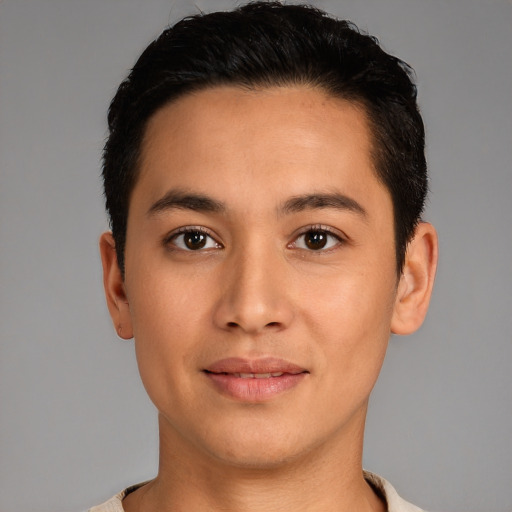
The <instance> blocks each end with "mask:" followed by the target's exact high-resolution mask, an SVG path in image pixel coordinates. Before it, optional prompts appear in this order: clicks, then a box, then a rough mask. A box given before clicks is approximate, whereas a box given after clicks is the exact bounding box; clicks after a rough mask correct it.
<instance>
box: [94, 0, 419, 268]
mask: <svg viewBox="0 0 512 512" xmlns="http://www.w3.org/2000/svg"><path fill="white" fill-rule="evenodd" d="M223 85H235V86H240V87H243V88H251V89H253V88H261V87H276V86H289V85H305V86H313V87H317V88H319V89H321V90H324V91H325V92H327V93H329V94H331V95H333V96H335V97H339V98H342V99H346V100H349V101H353V102H354V103H357V104H359V105H361V106H362V107H363V108H364V111H365V112H366V115H367V119H368V122H369V127H370V130H371V136H372V157H373V162H374V166H375V171H376V175H377V177H378V179H379V180H380V181H381V182H382V183H383V184H384V185H385V186H386V187H387V189H388V190H389V192H390V195H391V198H392V202H393V210H394V211H393V215H394V224H395V226H394V227H395V248H396V263H397V272H398V273H401V270H402V267H403V263H404V260H405V253H406V249H407V244H408V242H409V241H410V239H411V238H412V236H413V234H414V230H415V227H416V225H417V223H418V222H419V220H420V216H421V213H422V211H423V208H424V203H425V197H426V194H427V188H428V183H427V169H426V161H425V151H424V146H425V131H424V126H423V121H422V118H421V115H420V113H419V109H418V105H417V102H416V95H417V90H416V86H415V84H414V80H413V70H412V68H411V67H409V65H407V64H406V63H405V62H403V61H402V60H400V59H398V58H397V57H394V56H392V55H389V54H388V53H386V52H385V51H384V50H383V49H382V48H381V47H380V46H379V42H378V40H377V39H376V38H374V37H372V36H369V35H367V34H364V33H362V32H361V31H360V30H359V29H358V28H357V27H356V26H355V25H354V24H353V23H351V22H350V21H346V20H338V19H336V18H333V17H331V16H329V15H328V14H327V13H325V12H324V11H322V10H320V9H318V8H316V7H313V6H309V5H283V4H281V3H279V2H265V1H263V2H251V3H248V4H246V5H243V6H241V7H238V8H236V9H235V10H233V11H229V12H213V13H209V14H203V13H201V14H198V15H195V16H189V17H186V18H184V19H182V20H181V21H179V22H178V23H176V24H175V25H174V26H172V27H170V28H167V29H166V30H164V32H163V33H162V34H161V35H160V36H159V37H158V38H157V39H156V40H155V41H153V42H152V43H151V44H150V45H149V46H148V47H147V48H146V49H145V50H144V52H143V53H142V55H141V56H140V58H139V59H138V61H137V62H136V64H135V66H134V67H133V69H132V70H131V72H130V73H129V75H128V77H127V78H126V79H125V80H124V81H123V82H122V83H121V85H120V86H119V89H118V91H117V93H116V95H115V97H114V99H113V100H112V103H111V105H110V109H109V113H108V125H109V136H108V139H107V142H106V144H105V149H104V153H103V179H104V187H105V198H106V207H107V211H108V214H109V217H110V226H111V229H112V232H113V236H114V240H115V245H116V251H117V259H118V263H119V267H120V269H121V272H122V273H123V276H124V249H125V243H126V228H127V219H128V209H129V203H130V196H131V193H132V191H133V188H134V186H135V184H136V181H137V176H138V168H139V165H138V164H139V156H140V152H141V144H142V140H143V136H144V132H145V128H146V125H147V122H148V120H149V118H150V117H151V116H152V115H153V114H154V113H155V112H156V111H157V110H158V109H159V108H161V107H162V106H164V105H166V104H167V103H169V102H171V101H173V100H176V99H177V98H179V97H181V96H183V95H186V94H188V93H191V92H194V91H198V90H202V89H206V88H211V87H216V86H223Z"/></svg>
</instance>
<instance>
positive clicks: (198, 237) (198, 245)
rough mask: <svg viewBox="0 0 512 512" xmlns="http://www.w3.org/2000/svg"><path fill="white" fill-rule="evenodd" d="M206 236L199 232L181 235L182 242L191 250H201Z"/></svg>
mask: <svg viewBox="0 0 512 512" xmlns="http://www.w3.org/2000/svg"><path fill="white" fill-rule="evenodd" d="M206 240H207V236H206V235H205V234H204V233H201V231H190V232H188V233H185V234H184V235H183V242H184V243H185V245H186V246H187V247H188V248H189V249H190V250H191V251H195V250H197V249H202V248H203V247H204V246H205V245H206Z"/></svg>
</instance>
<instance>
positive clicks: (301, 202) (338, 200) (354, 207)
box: [281, 193, 367, 217]
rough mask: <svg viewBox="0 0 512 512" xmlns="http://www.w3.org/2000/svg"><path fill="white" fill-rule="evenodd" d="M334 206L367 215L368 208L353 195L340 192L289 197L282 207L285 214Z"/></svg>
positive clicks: (337, 208) (363, 215)
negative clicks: (352, 196)
mask: <svg viewBox="0 0 512 512" xmlns="http://www.w3.org/2000/svg"><path fill="white" fill-rule="evenodd" d="M325 208H334V209H336V210H344V211H349V212H354V213H357V214H359V215H361V216H362V217H366V216H367V213H366V210H365V209H364V208H363V207H362V206H361V205H360V204H359V203H358V202H357V201H356V200H355V199H352V198H351V197H348V196H346V195H343V194H339V193H330V194H306V195H302V196H296V197H292V198H290V199H288V200H287V201H286V202H285V203H284V205H283V206H282V208H281V211H282V212H283V213H284V214H290V213H297V212H301V211H304V210H317V209H325Z"/></svg>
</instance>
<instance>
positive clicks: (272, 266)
mask: <svg viewBox="0 0 512 512" xmlns="http://www.w3.org/2000/svg"><path fill="white" fill-rule="evenodd" d="M286 281H287V272H286V261H285V258H284V257H283V256H282V255H281V254H279V252H278V251H275V249H274V251H273V250H272V249H269V248H267V249H265V248H263V247H259V248H258V249H255V248H253V249H252V250H250V249H249V248H247V247H246V248H245V249H244V250H240V251H237V252H236V253H233V254H232V255H231V257H229V258H227V259H226V262H225V269H224V271H223V275H222V285H221V286H220V292H221V293H220V297H219V300H218V302H217V304H216V307H215V311H214V322H215V324H216V325H217V326H218V327H220V328H222V329H225V330H230V331H233V330H235V331H242V332H245V333H247V334H252V335H257V334H261V333H263V332H266V331H268V330H274V331H279V330H282V329H285V328H286V327H288V326H289V325H290V323H291V321H292V319H293V316H294V312H293V305H292V300H291V297H290V286H289V283H288V286H287V283H286Z"/></svg>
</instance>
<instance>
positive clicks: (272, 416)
mask: <svg viewBox="0 0 512 512" xmlns="http://www.w3.org/2000/svg"><path fill="white" fill-rule="evenodd" d="M109 128H110V136H109V139H108V141H107V144H106V147H105V154H104V171H103V172H104V181H105V195H106V203H107V209H108V212H109V215H110V218H111V226H112V233H105V234H104V235H103V236H102V237H101V241H100V249H101V255H102V261H103V269H104V284H105V292H106V297H107V303H108V307H109V310H110V314H111V316H112V319H113V322H114V326H115V328H116V329H117V332H118V334H119V336H121V337H122V338H125V339H129V338H132V337H134V339H135V348H136V353H137V360H138V365H139V370H140V374H141V377H142V381H143V383H144V385H145V387H146V390H147V392H148V395H149V396H150V398H151V400H152V401H153V403H154V404H155V406H156V407H157V409H158V411H159V431H160V466H159V471H158V475H157V477H156V478H155V479H154V480H152V481H150V482H147V483H145V484H140V485H137V486H133V487H132V488H130V489H127V490H125V491H123V492H122V493H120V494H119V495H117V496H115V497H114V498H112V499H111V500H109V501H108V502H107V503H105V504H104V505H102V506H100V507H97V508H94V509H92V510H93V511H94V512H99V511H112V512H113V511H122V510H125V511H126V512H135V511H138V512H144V511H166V510H169V511H201V510H205V511H206V510H207V511H217V510H223V511H226V510H229V511H249V512H250V511H263V510H265V511H270V510H273V511H280V512H285V511H288V510H294V511H297V510H304V511H322V512H330V511H333V512H334V511H337V512H341V511H346V512H348V511H355V510H357V511H361V512H364V511H385V510H389V511H390V512H398V511H415V510H419V509H417V508H416V507H414V506H412V505H410V504H408V503H406V502H405V501H404V500H402V499H401V498H400V497H399V496H398V495H397V494H396V492H395V491H394V489H393V488H392V487H391V485H390V484H389V483H387V482H386V481H385V480H384V479H382V478H380V477H378V476H376V475H373V474H371V473H367V472H363V470H362V467H361V464H362V462H361V461H362V446H363V432H364V423H365V416H366V410H367V405H368V399H369V395H370V392H371V390H372V388H373V385H374V384H375V381H376V379H377V376H378V373H379V370H380V367H381V365H382V362H383V359H384V354H385V351H386V347H387V343H388V340H389V337H390V334H391V333H396V334H408V333H411V332H413V331H414V330H416V329H417V328H418V327H419V326H420V324H421V323H422V321H423V318H424V316H425V314H426V310H427V307H428V302H429V299H430V295H431V290H432V285H433V280H434V275H435V268H436V261H437V238H436V234H435V231H434V228H433V227H432V226H431V225H430V224H428V223H424V222H421V220H420V215H421V212H422V210H423V204H424V200H425V195H426V190H427V175H426V165H425V158H424V130H423V124H422V120H421V117H420V115H419V113H418V109H417V105H416V89H415V86H414V85H413V83H412V82H411V79H410V68H409V67H408V66H407V65H406V64H405V63H403V62H402V61H400V60H398V59H396V58H395V57H392V56H390V55H388V54H386V53H385V52H384V51H383V50H381V49H380V47H379V46H378V44H377V42H376V41H375V40H374V39H373V38H371V37H369V36H366V35H362V34H360V33H359V31H358V30H357V29H356V27H354V26H353V25H352V24H350V23H348V22H345V21H338V20H334V19H332V18H329V17H328V16H327V15H325V13H323V12H321V11H319V10H316V9H314V8H311V7H306V6H283V5H281V4H279V3H253V4H249V5H246V6H243V7H241V8H239V9H237V10H235V11H233V12H227V13H213V14H208V15H198V16H195V17H192V18H187V19H185V20H183V21H181V22H180V23H178V24H177V25H175V26H174V27H172V28H170V29H168V30H166V31H165V32H164V33H163V34H162V35H161V36H160V37H159V38H158V39H157V40H156V41H155V42H153V43H152V44H150V45H149V47H148V48H147V49H146V50H145V51H144V53H143V54H142V56H141V57H140V59H139V60H138V62H137V63H136V65H135V67H134V68H133V70H132V71H131V73H130V75H129V77H128V78H127V79H126V80H125V81H124V82H123V83H122V84H121V86H120V88H119V90H118V92H117V94H116V97H115V98H114V100H113V102H112V105H111V107H110V111H109Z"/></svg>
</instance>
